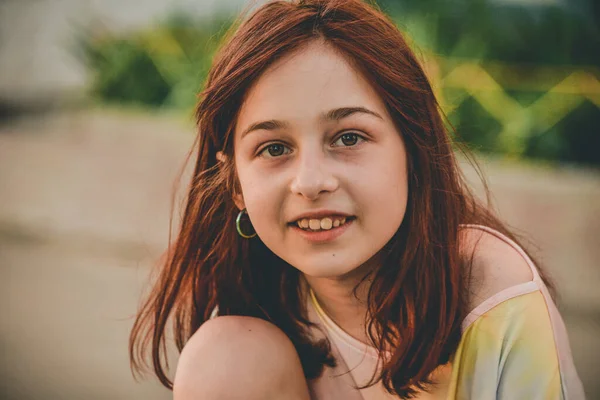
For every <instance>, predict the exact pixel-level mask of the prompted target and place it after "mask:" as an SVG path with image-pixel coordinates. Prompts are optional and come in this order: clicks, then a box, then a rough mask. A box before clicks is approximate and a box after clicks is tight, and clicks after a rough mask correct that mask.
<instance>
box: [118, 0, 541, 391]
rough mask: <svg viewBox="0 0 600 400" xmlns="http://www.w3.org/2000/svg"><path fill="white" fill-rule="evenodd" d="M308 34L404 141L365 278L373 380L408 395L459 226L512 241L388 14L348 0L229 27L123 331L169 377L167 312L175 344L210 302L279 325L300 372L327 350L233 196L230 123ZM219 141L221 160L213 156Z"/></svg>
mask: <svg viewBox="0 0 600 400" xmlns="http://www.w3.org/2000/svg"><path fill="white" fill-rule="evenodd" d="M314 40H320V41H323V42H324V43H326V44H328V45H330V46H331V47H332V48H334V49H335V50H336V51H338V52H339V53H340V54H342V55H343V56H344V57H345V58H346V59H347V60H348V61H349V62H351V63H352V65H353V66H354V67H355V68H356V69H357V70H358V71H359V72H360V73H362V74H363V75H364V76H365V77H366V78H367V80H368V81H369V82H370V83H371V84H372V86H373V87H374V88H375V89H376V91H377V93H378V94H379V95H380V96H381V98H382V100H383V101H384V103H385V105H386V107H387V109H388V111H389V113H390V115H391V116H392V118H393V120H394V123H395V124H396V126H397V128H398V131H399V132H401V134H402V137H403V140H404V143H405V146H406V150H407V157H408V175H409V176H408V178H409V197H408V206H407V210H406V214H405V218H404V220H403V222H402V224H401V225H400V227H399V229H398V230H397V232H396V234H395V235H394V236H393V238H392V239H391V240H390V241H389V243H388V244H386V247H385V248H384V250H385V251H384V252H383V254H385V257H384V258H385V259H384V260H383V262H382V263H381V265H380V267H378V268H377V269H376V270H375V271H372V275H371V276H370V279H372V283H371V286H370V291H369V295H368V322H369V327H368V329H367V332H375V333H376V334H374V335H372V336H373V337H372V338H371V339H372V340H373V343H375V345H376V347H377V348H378V349H379V350H380V354H384V353H383V351H384V350H388V351H390V352H391V353H390V354H391V356H390V357H389V358H386V359H383V358H382V359H381V360H380V361H381V362H382V369H381V374H380V375H379V376H376V377H374V379H373V380H372V381H371V384H374V383H375V382H377V381H378V380H379V379H381V380H382V381H383V385H384V386H385V388H386V389H387V390H388V391H389V392H390V393H395V394H397V395H399V396H401V397H411V396H412V395H414V394H416V392H417V391H418V390H427V388H428V386H429V384H431V383H433V382H432V381H431V380H430V379H429V376H430V373H431V372H432V371H433V370H434V369H435V368H436V367H438V366H439V365H441V364H445V363H447V362H448V361H449V359H450V356H451V355H452V354H453V353H454V352H455V350H456V348H457V346H458V343H459V341H460V325H461V322H462V320H463V318H464V317H465V316H466V313H467V300H468V299H467V294H468V293H469V291H468V285H469V279H470V266H471V264H472V255H471V257H468V256H467V255H466V254H463V252H461V251H460V249H461V242H462V241H461V235H459V230H460V227H459V225H460V224H467V223H475V224H483V225H487V226H490V227H492V228H495V229H497V230H499V231H500V232H502V233H504V234H505V235H507V236H508V237H510V238H511V239H513V240H517V239H516V238H515V236H514V235H513V234H511V233H510V232H509V231H508V229H507V228H506V227H505V226H504V225H503V224H502V223H501V222H500V221H499V220H498V219H497V218H496V217H495V216H494V215H493V213H492V212H490V211H489V210H488V209H487V208H486V207H484V206H483V205H481V204H480V203H479V202H478V201H477V200H476V198H475V196H474V195H473V194H472V192H471V191H470V190H469V188H468V187H467V185H466V183H465V180H464V177H463V176H462V174H461V172H460V169H459V166H458V164H457V160H456V158H455V155H454V152H453V149H452V143H451V140H450V136H449V134H448V131H447V129H446V127H445V125H444V120H443V118H442V113H441V112H440V110H439V106H438V103H437V101H436V99H435V96H434V94H433V91H432V88H431V86H430V83H429V81H428V79H427V77H426V75H425V73H424V72H423V69H422V67H421V65H420V64H419V62H418V60H417V58H416V57H415V55H414V53H413V52H412V51H411V49H410V48H409V46H408V44H407V42H406V40H405V39H404V37H403V36H402V34H401V33H400V31H399V30H398V29H397V28H396V26H395V25H394V24H393V22H392V21H391V20H390V19H389V18H388V17H386V16H385V15H384V14H383V13H382V12H381V11H379V10H378V9H377V8H376V7H375V6H371V5H368V4H365V3H363V2H361V1H359V0H297V1H291V2H289V1H274V2H270V3H267V4H265V5H263V6H261V7H260V8H259V9H257V10H256V11H255V12H254V13H253V14H252V15H251V16H250V17H249V18H247V19H246V20H245V21H243V22H242V23H241V25H239V27H237V30H235V31H234V33H233V35H231V36H230V37H229V38H228V39H227V41H226V43H225V44H224V46H223V47H222V48H221V49H220V51H219V53H218V54H217V56H216V57H215V59H214V62H213V65H212V68H211V70H210V72H209V75H208V79H207V81H206V86H205V89H204V90H203V92H202V94H201V100H200V102H199V104H198V106H197V112H196V115H197V125H198V138H197V142H196V145H197V151H198V153H197V160H196V166H195V170H194V174H193V178H192V182H191V186H190V188H189V193H188V196H187V203H186V206H185V211H184V215H183V221H182V225H181V228H180V231H179V234H178V236H177V238H176V240H175V241H174V242H173V244H172V246H171V248H170V249H169V251H168V254H167V259H166V261H165V262H164V264H163V265H162V268H161V270H160V275H159V277H158V279H157V281H156V283H155V285H154V287H153V289H152V291H151V293H150V296H149V297H148V299H147V300H146V302H145V304H144V305H143V307H142V309H141V310H140V312H139V314H138V316H137V319H136V321H135V324H134V326H133V330H132V333H131V338H130V355H131V359H132V366H133V368H134V370H136V371H140V370H141V369H142V366H143V365H144V359H145V357H144V356H145V355H146V354H147V352H150V353H151V355H152V363H153V366H154V371H155V373H156V375H157V376H158V378H159V379H160V381H161V382H162V383H163V384H164V385H165V386H167V387H169V388H171V387H172V382H171V381H170V380H169V378H168V377H167V375H166V368H168V365H167V364H166V357H165V331H166V329H167V324H168V322H169V320H171V321H172V322H173V329H174V335H175V342H176V345H177V347H178V349H179V350H180V351H181V349H182V348H183V346H184V344H185V342H186V341H187V339H189V337H190V336H191V335H192V334H193V333H194V332H195V331H196V330H197V329H198V328H199V327H200V326H201V325H202V324H203V323H204V322H205V321H207V320H208V319H209V317H210V315H211V312H212V311H213V309H214V308H215V307H216V306H218V308H219V314H220V315H246V316H254V317H258V318H262V319H265V320H268V321H271V322H273V323H274V324H275V325H277V326H278V327H279V328H280V329H282V330H283V332H285V333H286V334H287V335H288V337H289V338H290V340H291V341H292V343H293V344H294V345H295V346H296V349H297V351H298V354H299V356H300V360H301V362H302V366H303V368H304V373H305V376H306V378H307V379H313V378H316V377H318V376H319V375H320V374H321V372H322V369H323V365H324V364H328V365H333V363H334V362H335V361H334V360H333V359H332V357H331V353H330V349H329V346H328V343H327V342H326V341H323V342H320V343H313V341H312V340H311V338H310V336H309V334H308V332H309V330H308V329H309V326H310V325H311V324H310V322H309V321H308V320H307V316H306V310H305V309H304V308H305V304H306V302H305V299H304V298H303V292H302V291H301V290H300V272H299V271H298V270H296V269H295V268H294V267H293V266H291V265H289V264H287V263H286V262H284V261H283V260H281V259H280V258H279V257H277V256H276V255H275V254H273V253H272V252H271V251H270V250H269V249H267V248H266V246H265V245H264V244H263V243H262V241H261V240H260V238H258V237H256V238H254V239H251V240H246V239H242V238H241V237H240V236H238V234H237V233H236V229H235V217H236V215H237V213H238V209H237V208H236V207H235V204H234V203H233V196H234V194H235V193H236V192H237V191H239V184H238V182H237V178H236V174H235V165H233V161H231V160H233V140H232V134H233V132H234V127H235V122H236V119H237V115H238V112H239V110H240V107H241V105H242V102H243V101H244V98H245V96H246V94H247V93H248V90H249V88H250V87H251V85H252V84H253V83H254V82H256V80H257V78H258V77H259V76H260V75H261V74H262V73H263V72H264V71H265V69H266V68H267V67H269V66H270V65H271V64H273V63H274V62H276V61H277V60H278V59H281V58H282V57H283V56H285V55H287V54H290V53H291V52H293V51H295V50H299V49H300V48H302V47H303V46H305V45H306V44H308V43H309V42H311V41H314ZM459 147H460V146H459ZM462 150H463V151H466V150H464V149H462ZM219 151H222V152H223V154H225V155H226V156H228V157H226V158H225V160H229V161H226V162H224V163H221V162H219V161H217V152H219ZM467 155H468V153H467ZM486 190H487V188H486ZM542 276H543V275H542ZM543 279H545V280H546V283H547V284H548V286H549V287H550V288H552V285H551V283H550V282H548V281H547V279H546V278H543Z"/></svg>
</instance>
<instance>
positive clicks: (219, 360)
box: [173, 316, 303, 399]
mask: <svg viewBox="0 0 600 400" xmlns="http://www.w3.org/2000/svg"><path fill="white" fill-rule="evenodd" d="M280 373H281V374H284V375H285V376H286V377H287V378H289V379H288V380H289V381H290V382H291V381H293V382H296V381H295V380H294V379H296V378H295V377H297V376H303V374H302V366H301V364H300V361H299V359H298V355H297V353H296V350H295V348H294V345H293V344H292V342H291V341H290V340H289V339H288V337H287V336H286V335H285V333H283V331H281V330H280V329H279V328H277V327H276V326H275V325H273V324H272V323H270V322H267V321H264V320H262V319H259V318H254V317H246V316H218V317H215V318H213V319H210V320H208V321H206V322H205V323H204V324H202V326H201V327H200V328H199V329H198V330H197V331H196V332H195V333H194V334H193V335H192V336H191V337H190V339H189V340H188V341H187V343H186V344H185V346H184V347H183V349H182V351H181V354H180V356H179V360H178V362H177V369H176V371H175V378H174V381H173V398H174V399H192V398H211V399H212V398H225V396H231V397H232V398H233V397H235V398H250V397H248V393H249V391H251V390H257V391H260V390H262V389H261V388H264V387H268V385H269V384H272V380H273V379H274V378H275V377H280V375H278V374H280ZM290 377H291V378H290ZM287 378H286V379H287ZM268 379H271V383H269V382H268V381H267V380H268ZM241 381H245V382H250V383H248V384H245V385H233V386H232V385H231V382H241ZM224 391H225V392H226V393H224Z"/></svg>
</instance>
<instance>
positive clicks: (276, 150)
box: [258, 143, 290, 158]
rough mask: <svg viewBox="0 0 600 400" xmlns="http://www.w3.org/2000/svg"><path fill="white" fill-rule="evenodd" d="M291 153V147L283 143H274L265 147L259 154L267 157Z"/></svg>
mask: <svg viewBox="0 0 600 400" xmlns="http://www.w3.org/2000/svg"><path fill="white" fill-rule="evenodd" d="M289 153H290V149H289V148H288V147H287V146H285V145H283V144H281V143H272V144H270V145H268V146H266V147H265V148H263V149H262V150H261V151H260V153H259V154H258V155H259V156H260V157H265V158H276V157H281V156H282V155H284V154H289Z"/></svg>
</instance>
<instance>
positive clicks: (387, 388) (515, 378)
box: [130, 0, 584, 400]
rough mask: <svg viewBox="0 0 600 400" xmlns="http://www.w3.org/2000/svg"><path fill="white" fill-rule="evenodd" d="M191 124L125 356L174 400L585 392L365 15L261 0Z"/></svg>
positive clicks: (396, 43)
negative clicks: (185, 168)
mask: <svg viewBox="0 0 600 400" xmlns="http://www.w3.org/2000/svg"><path fill="white" fill-rule="evenodd" d="M197 121H198V129H199V135H198V139H197V146H198V155H197V162H196V167H195V171H194V175H193V179H192V183H191V186H190V188H189V193H188V197H187V204H186V207H185V212H184V215H183V221H182V225H181V228H180V232H179V234H178V236H177V239H176V241H175V242H174V243H173V246H172V248H171V249H170V251H169V252H168V258H167V260H166V262H165V264H164V266H163V268H162V269H161V274H160V276H159V279H158V280H157V281H156V284H155V286H154V289H153V291H152V292H151V295H150V297H149V299H148V300H147V302H146V303H145V305H144V307H143V308H142V310H141V312H140V313H139V315H138V318H137V320H136V323H135V325H134V328H133V331H132V336H131V348H130V350H131V356H132V360H133V365H134V367H135V368H138V369H139V368H140V366H141V365H142V362H143V359H144V355H145V352H146V351H147V350H150V352H151V355H152V362H153V365H154V370H155V372H156V374H157V375H158V377H159V379H160V380H161V381H162V382H163V383H164V384H165V385H166V386H167V387H169V388H173V391H174V397H175V399H176V400H190V399H319V400H320V399H357V400H358V399H364V400H378V399H393V398H416V399H496V398H498V399H582V398H584V393H583V389H582V386H581V383H580V380H579V378H578V376H577V373H576V371H575V368H574V366H573V361H572V358H571V354H570V349H569V344H568V338H567V335H566V331H565V327H564V325H563V322H562V319H561V317H560V315H559V313H558V311H557V308H556V306H555V304H554V302H553V297H552V295H551V293H552V287H551V285H550V284H549V282H548V280H547V279H546V278H545V277H544V275H543V273H542V271H540V270H539V269H537V267H536V266H535V265H534V263H533V262H532V260H531V258H530V257H529V256H528V254H527V253H526V252H525V251H524V250H523V249H522V248H521V247H520V246H519V245H518V244H517V241H516V239H515V237H514V235H512V234H511V233H510V232H509V231H508V230H507V229H506V227H505V226H504V225H503V224H502V223H501V222H500V221H499V220H498V219H497V218H496V217H495V216H494V215H493V214H492V213H491V212H490V211H488V210H487V209H486V208H484V207H483V206H482V205H480V204H479V203H478V202H477V201H476V199H475V197H474V196H473V194H472V193H471V192H470V191H469V189H468V187H467V185H466V184H465V181H464V179H463V177H462V175H461V173H460V171H459V167H458V165H457V161H456V158H455V155H454V153H453V149H452V146H451V143H450V138H449V135H448V132H447V131H446V128H445V125H444V122H443V120H442V117H441V114H440V111H439V109H438V105H437V103H436V100H435V98H434V95H433V92H432V89H431V86H430V84H429V82H428V80H427V78H426V76H425V74H424V72H423V69H422V68H421V66H420V65H419V62H418V61H417V59H416V58H415V55H414V54H413V52H412V51H411V50H410V49H409V47H408V45H407V43H406V41H405V39H404V38H403V37H402V35H401V33H400V32H399V31H398V30H397V28H396V27H395V26H394V25H393V23H392V22H391V21H390V20H389V19H388V18H387V17H385V16H384V15H383V14H382V13H381V12H380V11H378V10H377V9H376V8H375V7H372V6H369V5H367V4H364V3H362V2H360V1H359V0H297V1H292V2H289V1H275V2H271V3H268V4H266V5H264V6H262V7H260V8H259V9H257V10H256V11H255V12H254V13H253V14H252V15H251V16H250V17H249V18H248V19H247V20H246V21H245V22H243V23H242V24H241V25H240V26H239V28H238V29H237V31H236V32H235V33H234V34H233V36H232V37H230V39H229V40H228V42H227V43H226V44H225V46H224V47H223V48H222V49H221V51H220V53H219V54H218V55H217V57H216V59H215V61H214V64H213V66H212V69H211V71H210V73H209V77H208V80H207V83H206V88H205V89H204V91H203V93H202V98H201V101H200V103H199V105H198V108H197ZM169 321H172V322H173V324H174V325H173V329H174V332H173V334H174V338H175V342H176V344H177V347H178V348H179V350H180V351H181V355H180V358H179V361H178V365H177V370H176V375H175V379H174V382H173V383H172V382H171V381H170V380H169V378H168V377H167V374H166V368H167V365H166V362H165V361H164V360H165V352H166V351H165V346H166V345H165V333H166V330H167V324H168V322H169Z"/></svg>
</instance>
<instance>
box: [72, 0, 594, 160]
mask: <svg viewBox="0 0 600 400" xmlns="http://www.w3.org/2000/svg"><path fill="white" fill-rule="evenodd" d="M378 3H379V4H380V5H381V7H382V8H383V9H384V11H386V12H388V13H389V14H390V15H392V16H393V18H394V20H395V21H396V23H397V25H398V26H399V27H400V28H401V29H402V30H404V31H405V32H407V33H408V35H409V36H410V37H411V39H412V40H413V42H414V44H415V45H416V47H417V48H418V49H417V50H419V52H424V53H425V54H429V55H432V54H435V55H438V56H441V58H442V59H443V60H445V61H443V62H440V64H439V65H438V67H439V69H440V76H439V77H438V78H439V79H441V80H443V79H444V78H445V77H446V76H447V74H449V73H450V72H452V70H453V69H454V68H456V67H457V65H458V64H460V63H462V62H471V63H475V64H477V65H479V66H480V67H481V68H482V69H484V70H485V71H486V72H487V73H488V74H489V76H490V77H491V78H492V79H493V80H494V81H495V82H497V83H498V84H499V85H501V89H502V92H501V93H500V94H498V93H497V95H498V99H500V98H501V97H502V96H505V99H504V100H505V101H506V96H508V98H509V99H512V100H509V102H510V101H513V103H514V104H516V105H517V106H521V108H518V107H517V106H515V107H517V108H515V110H517V111H522V110H527V107H530V106H532V105H535V103H536V101H538V100H539V99H541V98H543V97H544V96H545V95H546V94H547V92H548V91H550V90H551V89H552V87H553V86H554V85H557V84H559V83H560V81H561V80H562V79H564V78H566V77H568V76H569V74H570V73H572V71H584V72H586V73H588V75H589V74H591V75H593V76H595V78H596V81H597V80H598V79H600V73H598V71H599V69H598V66H600V51H598V49H599V48H600V33H599V29H598V21H597V20H595V19H594V18H597V17H595V15H596V14H595V13H594V12H593V11H594V5H593V1H592V0H576V1H572V2H568V3H567V2H563V3H561V4H559V5H547V6H530V7H526V6H523V5H510V6H509V5H505V4H504V5H503V4H502V2H501V1H498V0H453V1H447V0H405V1H398V0H379V1H378ZM511 4H515V3H514V2H512V3H511ZM522 4H527V2H523V3H522ZM231 22H232V20H231V19H229V18H216V19H213V20H204V21H198V20H194V19H192V18H190V17H187V16H185V15H179V16H174V17H172V18H170V19H168V20H167V21H166V22H165V23H163V24H161V25H159V26H158V27H155V28H154V29H149V30H144V31H139V32H133V33H128V34H125V35H123V36H112V35H107V34H105V35H97V34H89V33H88V34H85V35H84V36H83V37H82V40H81V46H80V49H81V50H82V52H81V54H83V56H84V59H85V61H86V63H87V65H88V67H89V68H90V69H91V70H92V71H93V73H94V75H95V79H94V84H93V86H92V88H91V90H92V92H93V94H94V95H95V96H97V97H98V98H100V99H101V100H102V101H107V102H119V103H121V104H142V105H146V106H150V107H167V108H174V109H184V110H189V109H191V108H192V107H193V105H194V103H195V102H196V100H197V93H198V92H199V91H200V89H201V87H202V84H203V82H204V80H205V78H206V74H207V72H208V69H209V67H210V64H211V61H212V57H213V55H214V53H215V51H216V49H217V46H218V45H219V43H220V41H221V38H222V36H223V34H224V33H225V31H226V30H227V28H229V26H230V24H231ZM488 61H490V63H488ZM494 62H500V63H503V65H509V66H510V65H514V66H518V67H519V68H517V69H516V70H517V71H518V72H517V73H515V72H512V73H506V72H503V71H502V70H499V69H498V68H496V69H494V68H491V67H489V65H491V64H493V63H494ZM488 64H489V65H488ZM521 67H522V68H521ZM548 68H554V69H561V68H563V69H565V70H569V71H571V72H566V73H565V74H564V75H560V74H558V75H557V74H554V75H552V74H550V75H552V76H550V75H548V74H546V73H545V72H544V71H545V69H548ZM509 72H510V71H509ZM557 76H558V77H557ZM464 78H466V79H467V81H468V78H469V76H464ZM515 82H516V83H515ZM532 83H536V85H537V86H536V85H532ZM441 86H442V92H441V95H442V96H443V97H444V98H446V99H447V100H448V101H449V102H450V103H452V99H453V98H454V97H456V96H458V97H457V98H459V99H460V101H459V102H458V106H457V107H456V109H453V110H451V111H450V112H449V119H450V121H451V122H452V124H453V126H454V127H455V128H456V130H457V135H458V138H460V139H461V140H464V141H466V142H467V143H468V144H470V145H471V146H473V147H475V148H476V149H479V150H481V151H489V152H500V153H503V152H508V153H509V154H510V155H511V156H515V155H516V156H524V157H532V158H541V159H546V160H556V161H564V162H577V163H585V164H590V165H595V166H600V151H597V149H598V148H600V147H599V143H598V141H599V137H600V133H599V132H598V131H599V130H598V126H599V123H600V110H599V108H598V102H597V101H596V100H594V102H591V101H589V99H588V100H586V99H583V100H577V101H571V100H570V98H567V97H568V96H574V95H576V94H564V95H562V94H561V93H563V92H560V93H558V95H556V96H554V94H553V96H554V97H552V99H549V100H548V99H546V100H548V101H546V102H545V103H543V104H550V106H551V107H549V108H548V109H547V110H544V109H543V108H542V110H541V112H540V110H539V109H540V107H538V109H537V110H536V112H537V113H534V112H531V113H529V114H527V113H521V115H515V118H514V121H515V122H514V124H513V123H512V122H511V121H508V123H507V121H506V120H504V121H501V120H499V119H498V116H497V115H496V116H494V115H492V114H493V113H491V110H490V103H489V101H490V99H493V98H494V97H493V94H491V95H487V94H486V95H484V97H485V96H488V97H487V98H488V104H487V105H485V106H483V105H482V104H483V103H481V102H480V101H481V96H480V97H477V96H472V93H469V92H468V91H467V88H466V87H464V88H460V87H456V86H454V87H451V86H448V87H445V86H444V84H443V83H442V84H441ZM467 86H468V85H467ZM532 86H536V87H532ZM580 86H582V85H580ZM583 89H585V88H583ZM497 92H498V91H497ZM598 95H600V94H596V96H598ZM561 96H563V97H561ZM564 96H567V97H564ZM580 97H581V96H580ZM588 97H589V96H588ZM561 99H562V100H564V101H562V100H561ZM595 99H597V97H595ZM491 104H492V105H493V101H492V103H491ZM498 104H500V103H498ZM565 104H566V105H565ZM571 106H572V109H571V108H569V107H571ZM552 107H556V109H553V108H552ZM561 107H562V109H561ZM532 108H535V107H532ZM560 110H562V111H561V112H563V114H565V116H564V117H563V116H561V118H560V119H559V120H558V122H552V123H545V122H544V121H541V120H537V118H540V115H541V116H544V112H545V113H546V114H547V115H550V116H552V114H553V113H554V114H556V113H558V112H559V111H560ZM565 110H566V111H565ZM549 120H552V118H549ZM507 125H509V126H507ZM515 130H516V131H515Z"/></svg>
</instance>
